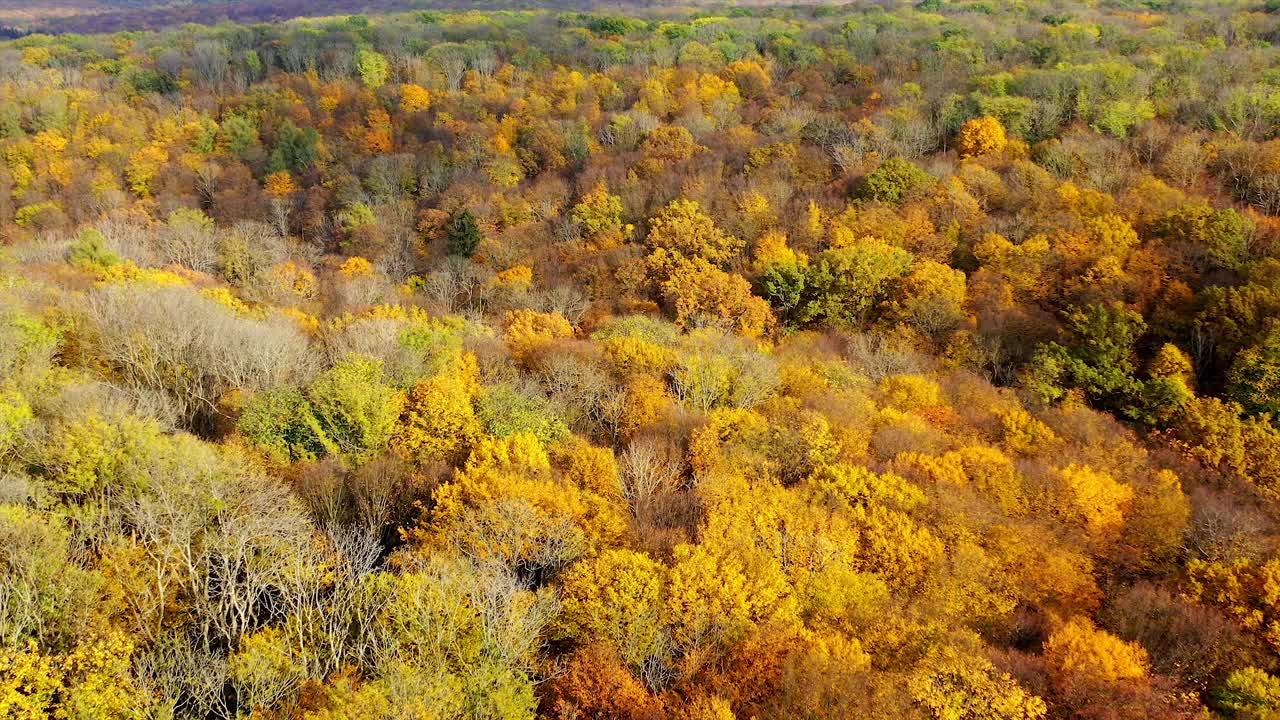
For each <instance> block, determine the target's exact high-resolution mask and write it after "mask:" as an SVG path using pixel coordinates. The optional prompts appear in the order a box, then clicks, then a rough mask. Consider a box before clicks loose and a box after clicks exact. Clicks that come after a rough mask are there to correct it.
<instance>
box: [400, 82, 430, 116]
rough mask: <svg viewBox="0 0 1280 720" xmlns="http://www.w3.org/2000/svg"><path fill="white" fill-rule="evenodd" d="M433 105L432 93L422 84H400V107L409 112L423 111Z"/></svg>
mask: <svg viewBox="0 0 1280 720" xmlns="http://www.w3.org/2000/svg"><path fill="white" fill-rule="evenodd" d="M429 107H431V93H430V92H428V91H427V89H426V88H424V87H422V86H421V85H414V84H411V83H405V84H403V85H401V86H400V109H401V110H403V111H404V112H407V113H416V112H422V111H423V110H426V109H427V108H429Z"/></svg>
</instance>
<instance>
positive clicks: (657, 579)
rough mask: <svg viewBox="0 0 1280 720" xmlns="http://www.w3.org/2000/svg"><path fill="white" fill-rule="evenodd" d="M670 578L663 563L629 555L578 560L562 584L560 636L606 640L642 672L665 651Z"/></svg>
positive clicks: (615, 552)
mask: <svg viewBox="0 0 1280 720" xmlns="http://www.w3.org/2000/svg"><path fill="white" fill-rule="evenodd" d="M666 575H667V572H666V568H664V567H663V566H662V565H661V564H660V563H658V562H656V561H654V560H653V559H652V558H650V557H649V556H648V555H645V554H643V553H637V552H632V551H630V550H623V549H610V550H605V551H604V552H602V553H601V554H600V555H599V557H596V558H591V559H587V560H581V561H579V562H578V563H576V564H575V565H574V566H573V567H571V568H569V569H568V570H567V571H566V572H565V574H564V577H563V578H562V580H561V583H560V603H561V606H560V607H561V614H560V616H559V618H558V620H557V627H556V632H557V634H558V635H560V636H561V637H563V638H566V639H571V640H575V641H577V642H578V643H580V644H587V643H589V642H591V641H593V640H604V641H605V642H607V643H609V644H610V645H612V646H613V648H614V649H615V650H617V651H618V654H619V656H620V657H621V658H622V660H623V662H626V663H627V664H629V665H632V666H635V667H638V666H639V665H640V664H641V663H643V662H644V661H645V659H646V658H648V657H650V656H652V655H654V654H655V653H656V652H658V651H659V649H660V643H661V640H662V636H661V633H662V625H663V617H662V604H661V603H662V593H663V586H664V585H665V582H666Z"/></svg>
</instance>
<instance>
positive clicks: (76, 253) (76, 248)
mask: <svg viewBox="0 0 1280 720" xmlns="http://www.w3.org/2000/svg"><path fill="white" fill-rule="evenodd" d="M105 242H106V238H104V237H103V236H102V233H100V232H98V231H97V230H95V229H93V228H88V229H86V230H84V231H82V232H81V233H80V237H79V238H77V239H76V241H75V242H74V243H72V244H71V247H70V248H69V249H68V250H67V262H70V263H71V264H72V265H79V266H82V267H86V268H90V269H94V270H105V269H106V268H109V267H111V266H113V265H117V264H119V262H120V257H119V256H118V255H116V254H115V253H113V252H111V251H110V250H107V249H106V248H104V247H103V244H104V243H105Z"/></svg>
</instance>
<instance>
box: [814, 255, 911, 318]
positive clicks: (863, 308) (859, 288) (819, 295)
mask: <svg viewBox="0 0 1280 720" xmlns="http://www.w3.org/2000/svg"><path fill="white" fill-rule="evenodd" d="M910 269H911V253H908V252H907V251H905V250H903V249H902V248H896V247H892V246H890V245H887V244H885V243H882V242H880V241H878V240H874V239H872V238H866V239H863V240H860V241H858V242H856V243H854V244H853V245H852V246H850V247H845V248H838V249H834V250H827V251H826V252H823V253H822V254H820V255H818V257H817V258H815V259H814V261H813V264H812V265H811V266H810V267H809V270H808V272H807V273H806V274H805V280H804V288H803V290H801V292H800V296H801V302H800V305H799V307H798V309H797V310H796V313H795V314H796V318H797V319H798V320H799V321H800V322H802V323H824V322H825V323H833V324H837V325H839V324H846V325H847V324H855V325H856V324H859V323H862V322H864V321H865V320H866V319H867V318H868V316H869V314H870V313H871V311H872V310H873V309H874V308H875V307H876V305H877V304H878V303H879V302H880V301H881V300H882V299H883V298H884V297H885V295H886V294H887V293H888V289H889V285H890V283H891V282H893V281H894V280H897V279H898V278H901V277H902V276H904V275H906V274H907V272H908V271H909V270H910Z"/></svg>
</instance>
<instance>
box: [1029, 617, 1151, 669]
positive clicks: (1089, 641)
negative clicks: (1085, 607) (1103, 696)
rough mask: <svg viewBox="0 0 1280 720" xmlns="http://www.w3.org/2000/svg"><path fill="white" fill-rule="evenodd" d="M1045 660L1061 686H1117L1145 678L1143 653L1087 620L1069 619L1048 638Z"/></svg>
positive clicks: (1137, 646) (1145, 655) (1134, 645)
mask: <svg viewBox="0 0 1280 720" xmlns="http://www.w3.org/2000/svg"><path fill="white" fill-rule="evenodd" d="M1044 656H1045V660H1046V661H1048V662H1049V664H1050V666H1052V667H1053V668H1054V669H1055V670H1056V671H1057V672H1059V673H1061V676H1060V679H1061V681H1063V682H1068V683H1069V682H1087V683H1118V682H1125V681H1132V680H1141V679H1143V678H1146V677H1147V673H1148V668H1149V663H1148V660H1147V652H1146V650H1143V649H1142V647H1141V646H1139V645H1138V644H1136V643H1129V642H1125V641H1123V640H1121V639H1120V638H1118V637H1116V636H1114V635H1112V634H1111V633H1109V632H1107V631H1105V630H1099V629H1098V628H1096V627H1094V625H1093V623H1092V622H1090V621H1089V620H1088V618H1083V617H1074V618H1071V619H1070V620H1068V621H1067V622H1066V624H1064V625H1063V626H1062V627H1061V628H1059V629H1058V630H1055V631H1054V633H1053V634H1052V635H1050V636H1049V639H1048V641H1046V642H1045V646H1044Z"/></svg>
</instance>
